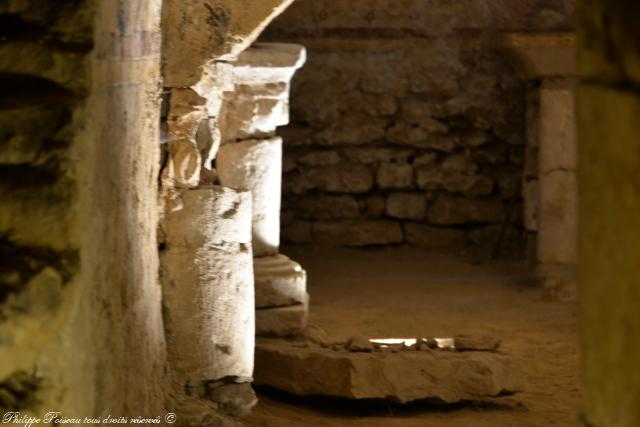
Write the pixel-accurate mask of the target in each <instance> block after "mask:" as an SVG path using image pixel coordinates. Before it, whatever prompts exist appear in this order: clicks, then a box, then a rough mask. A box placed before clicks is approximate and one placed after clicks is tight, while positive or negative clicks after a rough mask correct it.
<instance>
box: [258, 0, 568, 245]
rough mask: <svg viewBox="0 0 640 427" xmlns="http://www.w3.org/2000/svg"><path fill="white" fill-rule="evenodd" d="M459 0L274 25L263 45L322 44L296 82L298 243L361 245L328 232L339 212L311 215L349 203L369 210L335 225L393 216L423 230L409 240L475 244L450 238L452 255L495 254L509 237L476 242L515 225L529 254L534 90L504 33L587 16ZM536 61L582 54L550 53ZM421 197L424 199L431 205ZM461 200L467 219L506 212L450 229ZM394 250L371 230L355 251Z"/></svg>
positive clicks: (291, 139) (290, 226)
mask: <svg viewBox="0 0 640 427" xmlns="http://www.w3.org/2000/svg"><path fill="white" fill-rule="evenodd" d="M453 3H455V4H452V2H447V1H437V0H436V1H430V2H428V5H427V4H426V3H424V2H417V1H412V0H397V1H396V0H373V1H366V0H356V1H349V0H298V1H296V2H295V3H294V4H293V5H292V6H291V7H290V8H289V9H288V10H287V11H286V12H285V13H284V14H283V15H282V16H281V17H279V18H278V19H276V20H275V21H274V23H273V24H272V25H270V26H269V28H268V29H267V30H266V32H265V35H264V36H263V39H264V40H269V41H282V40H287V41H293V42H300V43H303V44H305V45H306V46H307V48H308V49H309V61H308V64H307V66H306V67H305V68H304V69H302V70H301V72H300V73H299V74H297V76H296V78H295V79H294V81H293V87H292V113H291V114H292V124H291V125H290V126H288V127H286V128H282V129H281V131H280V133H281V135H282V136H283V138H284V141H285V149H284V152H285V159H284V165H285V176H284V179H283V182H284V190H285V194H284V198H283V212H284V216H285V217H286V218H287V221H283V238H284V239H285V241H286V242H296V243H300V242H311V243H313V242H319V241H323V242H324V243H333V244H340V245H344V244H346V245H349V244H350V243H349V242H346V241H345V240H346V239H340V236H341V233H335V235H336V236H337V238H338V240H335V241H333V242H328V240H329V239H327V237H326V236H322V235H321V234H320V231H323V230H324V228H323V227H322V226H320V227H316V224H317V223H319V222H323V221H326V220H327V219H328V218H326V209H318V210H317V211H316V212H315V213H314V212H311V211H309V210H308V209H306V206H303V205H305V204H306V200H308V199H309V198H312V197H318V198H323V199H324V200H329V199H328V198H329V197H337V196H340V197H341V198H342V199H341V205H345V206H349V207H350V206H353V205H356V206H358V209H357V210H356V211H355V212H354V210H353V209H351V208H349V209H344V210H343V211H342V213H340V209H339V208H335V209H333V212H332V214H331V216H332V217H331V218H330V219H331V220H332V222H333V224H332V227H333V228H334V229H337V228H338V227H341V228H342V231H343V232H344V233H349V232H350V231H349V228H350V227H351V226H352V224H353V222H367V221H372V220H385V221H394V222H395V223H397V227H400V228H401V229H403V230H413V233H412V236H411V237H410V236H409V235H407V234H403V235H402V237H401V239H400V242H401V243H409V244H412V245H422V243H423V242H424V243H425V244H426V245H427V247H429V248H434V246H433V245H434V243H436V242H434V241H433V239H431V238H430V235H427V236H425V237H424V238H419V236H416V232H417V231H418V230H420V229H421V228H422V229H424V230H431V229H432V228H438V229H439V230H440V229H441V231H442V232H443V233H447V232H448V234H449V235H452V234H459V235H460V236H461V237H462V238H461V239H445V240H444V241H443V242H442V244H441V245H440V249H441V250H444V249H453V250H455V251H458V250H460V249H461V248H464V247H465V246H468V245H473V246H476V245H479V246H481V247H482V249H486V248H487V247H489V248H491V247H493V246H495V244H496V243H497V240H498V239H499V235H497V234H491V233H484V234H485V239H482V240H481V241H479V242H477V243H474V242H473V241H474V240H476V239H473V238H472V235H473V234H477V231H478V230H487V229H490V228H493V229H495V225H497V224H501V223H503V222H504V221H507V222H511V223H512V227H509V228H508V229H507V233H506V234H505V236H504V241H503V247H504V245H507V246H509V249H510V250H508V251H503V252H504V253H506V252H511V253H514V252H516V253H517V252H519V251H518V250H515V249H520V252H521V250H522V249H523V248H524V242H525V239H524V236H525V228H524V224H523V221H522V219H521V218H522V215H521V212H520V211H521V210H522V197H521V188H520V181H521V176H522V169H523V167H524V159H525V158H526V156H525V150H527V149H528V147H526V145H525V141H526V140H527V139H526V138H525V134H526V114H525V112H526V102H525V99H526V98H525V96H526V84H525V82H524V81H523V80H522V79H521V78H520V77H519V76H518V75H517V72H516V70H514V69H513V68H512V67H511V66H510V64H509V63H508V62H507V61H506V58H505V55H504V53H502V52H496V51H495V49H494V47H495V46H493V43H494V38H495V37H496V36H497V35H498V34H502V33H503V32H509V31H522V32H531V31H539V32H541V33H542V32H557V31H567V30H570V29H571V28H572V25H573V23H572V21H573V16H574V14H575V10H574V8H575V7H574V5H573V2H559V1H558V2H549V1H545V0H522V1H518V2H512V1H508V0H500V1H492V2H478V1H473V0H461V1H456V2H453ZM536 53H537V54H538V55H539V57H544V58H552V59H553V60H558V59H561V60H562V61H565V62H570V61H572V59H573V56H572V55H571V54H570V53H569V54H563V53H557V52H549V50H548V49H547V50H545V49H544V48H543V49H537V51H536ZM547 63H549V61H547ZM528 191H529V193H530V192H531V191H532V190H531V188H529V189H528ZM397 193H401V195H398V194H397ZM408 193H416V194H417V193H422V194H423V195H424V198H425V201H424V204H423V206H421V207H418V206H417V200H418V199H417V196H416V197H407V195H406V194H408ZM452 196H455V197H457V199H456V203H457V204H458V205H457V206H459V207H460V209H461V210H464V209H465V208H463V207H462V206H463V205H464V204H465V203H470V204H476V203H477V202H479V201H480V202H482V203H484V202H487V201H490V202H487V203H488V204H489V203H491V206H492V208H493V209H494V210H495V211H494V212H493V213H492V214H491V215H486V216H485V217H484V218H482V221H474V220H475V218H473V217H471V218H468V219H466V220H464V221H462V222H460V223H457V224H449V223H448V220H447V219H446V218H439V216H440V212H434V209H437V208H438V206H441V205H442V202H438V200H439V199H441V198H443V199H449V198H450V197H452ZM347 200H348V201H347ZM530 207H531V206H530V205H527V208H530ZM423 209H424V210H425V211H426V212H425V215H424V216H423V215H422V210H423ZM454 210H455V209H454ZM409 211H411V213H410V214H409ZM441 212H442V211H441ZM398 214H399V215H398ZM445 214H446V215H447V216H449V217H451V216H452V215H455V216H468V215H466V213H464V212H463V213H461V214H460V215H457V214H456V213H455V212H449V211H448V212H445ZM354 220H355V221H354ZM434 220H435V221H434ZM340 223H342V225H340ZM420 226H422V227H420ZM497 229H498V230H500V227H498V228H497ZM314 230H318V232H314ZM498 234H499V233H498ZM391 240H392V241H393V242H394V243H395V242H396V239H391ZM388 243H389V239H380V238H379V237H378V236H376V235H375V234H371V235H370V236H369V239H366V238H361V239H358V241H357V242H354V243H352V244H353V245H377V244H388Z"/></svg>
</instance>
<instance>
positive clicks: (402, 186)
mask: <svg viewBox="0 0 640 427" xmlns="http://www.w3.org/2000/svg"><path fill="white" fill-rule="evenodd" d="M376 180H377V182H378V186H379V187H380V188H381V189H396V190H406V189H411V188H413V186H414V179H413V167H412V166H411V165H409V164H406V163H382V164H381V165H380V167H379V168H378V174H377V179H376Z"/></svg>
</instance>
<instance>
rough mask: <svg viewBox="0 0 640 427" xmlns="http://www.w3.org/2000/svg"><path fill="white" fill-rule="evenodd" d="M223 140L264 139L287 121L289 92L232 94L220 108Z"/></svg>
mask: <svg viewBox="0 0 640 427" xmlns="http://www.w3.org/2000/svg"><path fill="white" fill-rule="evenodd" d="M223 111H224V120H223V122H222V135H223V138H224V140H225V141H235V140H242V139H249V138H254V139H255V138H265V137H269V136H272V135H274V134H275V131H276V128H277V127H278V126H283V125H286V124H287V123H289V96H288V93H287V94H285V95H284V96H280V97H266V96H261V95H259V94H258V95H252V94H242V93H238V92H236V93H234V94H233V96H232V97H231V99H229V101H228V102H227V103H226V104H225V106H224V107H223Z"/></svg>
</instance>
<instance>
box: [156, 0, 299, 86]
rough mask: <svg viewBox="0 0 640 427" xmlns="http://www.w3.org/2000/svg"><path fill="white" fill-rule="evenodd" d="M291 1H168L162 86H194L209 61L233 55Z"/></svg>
mask: <svg viewBox="0 0 640 427" xmlns="http://www.w3.org/2000/svg"><path fill="white" fill-rule="evenodd" d="M291 2H292V0H260V1H257V0H255V1H250V2H240V3H238V2H236V1H234V0H220V1H217V2H215V3H214V2H211V1H205V2H203V1H196V0H186V1H183V0H180V1H178V0H169V1H167V2H166V4H165V5H164V15H163V16H164V20H163V24H164V25H163V29H164V34H163V36H164V37H163V40H165V43H163V44H162V59H163V64H162V65H163V77H164V84H165V86H168V87H188V86H192V85H195V84H197V83H198V81H199V80H200V79H201V77H202V74H203V68H204V67H205V66H206V65H207V64H208V63H209V62H211V61H212V60H222V61H229V60H234V59H236V58H237V57H238V54H239V53H240V52H242V51H244V50H245V49H247V47H248V46H249V45H250V44H251V43H253V42H254V41H255V39H256V38H257V37H258V35H259V34H260V33H261V32H262V31H263V30H264V28H265V27H266V26H267V25H268V24H269V23H270V22H271V20H273V18H275V17H276V16H278V15H279V14H280V13H282V11H284V9H286V8H287V7H288V6H289V5H290V4H291Z"/></svg>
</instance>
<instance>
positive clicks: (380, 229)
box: [313, 220, 403, 246]
mask: <svg viewBox="0 0 640 427" xmlns="http://www.w3.org/2000/svg"><path fill="white" fill-rule="evenodd" d="M313 237H314V241H317V242H319V243H323V244H329V245H338V246H369V245H389V244H394V243H401V242H402V240H403V237H402V229H401V227H400V224H399V223H397V222H395V221H384V220H363V221H318V222H316V223H314V224H313Z"/></svg>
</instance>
